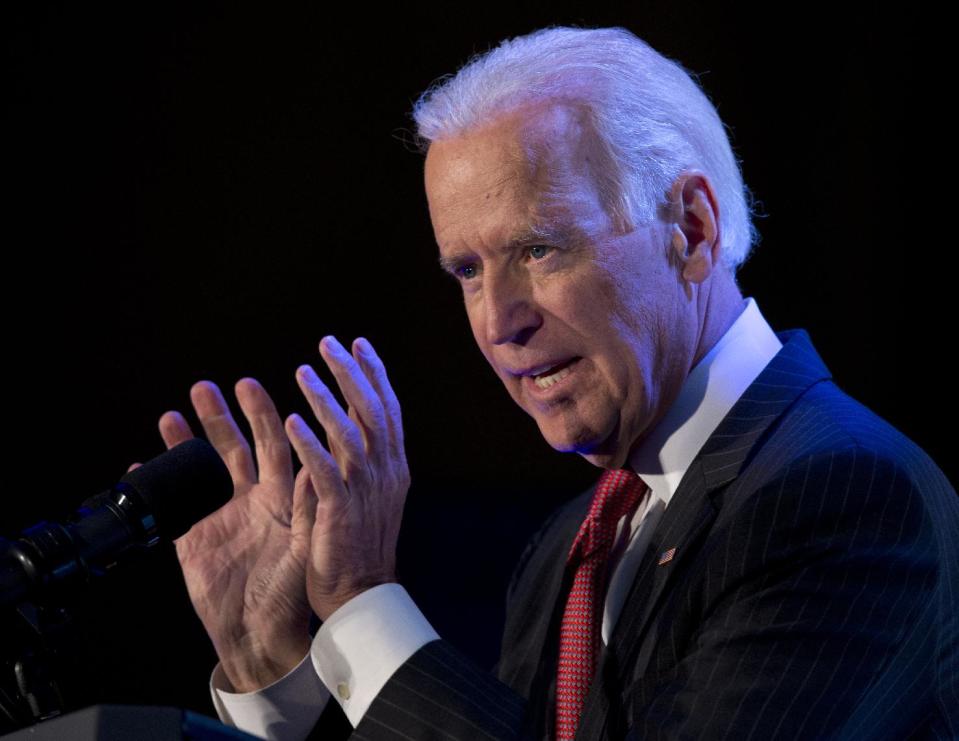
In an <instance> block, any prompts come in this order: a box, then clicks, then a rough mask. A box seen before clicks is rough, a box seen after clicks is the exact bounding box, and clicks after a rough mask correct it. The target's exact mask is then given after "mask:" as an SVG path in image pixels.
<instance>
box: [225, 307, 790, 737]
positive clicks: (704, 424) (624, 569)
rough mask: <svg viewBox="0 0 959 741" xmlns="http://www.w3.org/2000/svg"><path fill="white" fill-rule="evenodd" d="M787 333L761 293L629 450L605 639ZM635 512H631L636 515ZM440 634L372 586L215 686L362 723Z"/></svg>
mask: <svg viewBox="0 0 959 741" xmlns="http://www.w3.org/2000/svg"><path fill="white" fill-rule="evenodd" d="M781 347H782V343H781V342H780V341H779V339H778V338H777V337H776V334H775V332H773V330H772V329H771V328H770V326H769V324H767V322H766V320H765V319H764V318H763V316H762V314H761V313H760V312H759V307H758V306H757V305H756V302H755V300H754V299H752V298H748V299H745V300H744V302H743V311H742V313H741V314H740V315H739V317H738V318H737V319H736V321H735V322H734V323H733V324H732V326H731V327H730V328H729V329H728V330H727V332H726V333H725V334H724V335H723V336H722V337H721V338H720V340H719V341H718V342H717V343H716V344H715V345H714V346H713V347H712V349H710V351H709V352H708V353H707V354H706V355H705V356H704V357H703V359H702V360H700V362H699V363H697V364H696V367H694V368H693V369H692V371H690V373H689V375H688V376H687V377H686V380H685V381H684V382H683V385H682V387H681V389H680V391H679V395H678V396H677V398H676V401H675V402H674V403H673V405H672V406H671V407H670V409H669V411H668V412H667V413H666V415H665V416H664V417H663V418H662V419H661V420H660V422H659V423H658V424H657V425H656V427H655V429H654V430H653V431H652V432H651V433H650V435H649V436H648V437H647V438H646V440H645V441H644V442H643V443H642V445H641V446H640V447H639V448H637V449H636V450H635V451H634V452H633V454H632V455H631V456H630V459H629V467H630V468H632V469H633V470H634V471H635V472H636V473H637V474H639V476H640V478H642V479H643V481H644V482H645V483H646V484H647V485H648V486H649V488H650V494H649V495H648V496H647V497H645V499H643V500H642V501H641V502H640V504H639V506H638V508H637V510H636V511H635V513H633V515H632V517H629V515H628V514H627V515H626V516H624V517H623V518H622V520H621V521H620V522H619V523H618V524H617V530H616V539H615V545H614V551H613V552H614V553H622V556H621V557H620V559H619V561H618V562H617V563H616V566H615V568H614V570H613V574H612V577H611V579H610V584H609V590H608V592H607V595H606V602H605V607H604V612H603V628H602V639H603V643H604V644H607V643H608V642H609V637H610V634H611V632H612V629H613V627H614V626H615V625H616V620H617V619H618V618H619V615H620V613H621V611H622V608H623V603H624V602H625V600H626V596H627V593H628V592H629V588H630V586H631V584H632V582H633V580H634V578H635V576H636V572H637V570H638V568H639V564H640V561H641V560H642V557H643V555H644V554H645V552H646V548H647V547H648V545H649V540H650V538H651V537H652V534H653V531H654V530H655V529H656V525H657V524H658V523H659V520H660V518H661V517H662V515H663V512H664V511H665V510H666V507H667V506H668V505H669V500H670V499H671V498H672V496H673V493H674V492H675V491H676V489H677V488H678V487H679V482H680V481H682V478H683V476H684V475H685V474H686V469H687V468H689V465H690V464H691V463H692V461H693V459H694V458H695V457H696V454H697V453H698V452H699V451H700V449H701V448H702V446H703V444H704V443H705V442H706V440H707V439H708V438H709V436H710V435H711V434H712V433H713V431H714V430H715V429H716V427H718V426H719V423H720V422H721V421H722V419H723V417H725V416H726V414H727V413H728V412H729V410H730V409H731V408H732V407H733V405H734V404H735V403H736V401H737V400H738V399H739V397H740V396H742V394H743V392H744V391H745V390H746V388H747V387H748V386H749V385H750V384H751V383H752V382H753V381H754V380H755V379H756V377H757V376H758V375H759V374H760V372H762V370H763V368H765V367H766V365H767V364H768V363H769V361H770V360H772V358H773V356H774V355H775V354H776V353H777V352H779V350H780V348H781ZM627 520H629V522H627ZM436 638H439V636H438V635H437V633H436V631H435V630H433V627H432V626H431V625H430V624H429V622H428V621H427V620H426V618H425V617H424V616H423V614H422V613H421V612H420V611H419V609H418V608H417V607H416V605H415V604H414V603H413V601H412V599H411V598H410V596H409V594H407V592H406V590H405V589H403V587H402V586H400V585H399V584H382V585H380V586H378V587H374V588H372V589H369V590H367V591H366V592H363V593H362V594H360V595H359V596H357V597H355V598H353V599H352V600H350V601H349V602H347V603H346V604H344V605H343V606H342V607H340V609H338V610H337V611H336V612H334V613H333V614H332V615H330V617H329V618H328V619H327V620H326V621H325V622H324V623H323V625H322V626H321V627H320V629H319V631H317V634H316V636H315V637H314V639H313V643H312V646H311V648H310V652H309V653H308V654H307V655H306V656H305V657H304V658H303V661H301V662H300V664H299V665H298V666H297V667H295V668H294V669H293V670H291V671H290V673H289V674H287V675H286V676H285V677H282V678H281V679H278V680H277V681H276V682H274V683H273V684H271V685H269V686H267V687H264V688H262V689H260V690H257V691H256V692H250V693H245V694H240V693H235V692H231V691H230V690H232V687H231V685H230V683H229V680H227V678H226V676H225V675H224V674H223V672H222V670H221V668H220V666H219V665H217V667H216V669H214V671H213V676H212V678H211V682H210V684H211V687H210V691H211V694H212V696H213V704H214V706H215V707H216V711H217V714H218V715H219V716H220V719H221V720H222V721H223V722H224V723H228V724H231V725H234V726H237V727H238V728H240V729H242V730H244V731H247V732H248V733H252V734H254V735H257V736H262V737H263V738H267V739H284V740H285V739H289V740H290V741H299V740H300V739H303V738H305V737H306V736H307V734H308V733H309V732H310V729H311V728H312V727H313V726H314V725H315V723H316V721H317V719H318V718H319V716H320V713H321V712H322V711H323V708H324V707H325V706H326V703H327V702H328V701H329V698H330V696H331V695H332V696H333V697H335V698H336V700H337V702H339V703H340V705H341V706H342V707H343V711H344V712H345V714H346V717H347V718H348V719H349V721H350V723H352V724H353V726H354V728H355V727H356V726H357V725H359V722H360V720H361V719H362V718H363V714H364V713H365V712H366V710H367V708H368V707H369V706H370V703H372V702H373V699H374V698H375V697H376V695H377V694H378V693H379V691H380V689H382V687H383V685H384V684H386V682H387V680H388V679H389V678H390V677H391V676H392V675H393V673H394V672H395V671H396V670H397V669H399V668H400V666H402V665H403V663H405V662H406V660H407V659H409V658H410V656H412V655H413V654H414V653H416V651H418V650H419V649H420V648H421V647H422V646H423V645H425V644H426V643H429V642H430V641H432V640H435V639H436Z"/></svg>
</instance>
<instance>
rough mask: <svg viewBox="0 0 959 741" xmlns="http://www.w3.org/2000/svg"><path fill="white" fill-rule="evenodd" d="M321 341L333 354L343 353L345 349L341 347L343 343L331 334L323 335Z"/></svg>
mask: <svg viewBox="0 0 959 741" xmlns="http://www.w3.org/2000/svg"><path fill="white" fill-rule="evenodd" d="M322 342H323V343H324V344H325V346H326V349H327V350H329V351H330V352H331V353H333V354H335V355H343V354H344V353H346V350H344V349H343V345H341V344H340V341H339V340H338V339H336V337H334V336H333V335H331V334H328V335H327V336H326V337H324V338H323V340H322Z"/></svg>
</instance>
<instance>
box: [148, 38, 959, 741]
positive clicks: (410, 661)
mask: <svg viewBox="0 0 959 741" xmlns="http://www.w3.org/2000/svg"><path fill="white" fill-rule="evenodd" d="M415 115H416V119H417V124H418V127H419V133H420V135H421V137H422V138H423V139H424V141H425V142H426V143H427V157H426V168H425V174H426V191H427V196H428V199H429V206H430V216H431V219H432V222H433V227H434V232H435V235H436V239H437V243H438V245H439V249H440V257H441V263H442V265H443V267H444V268H445V269H446V270H447V271H448V272H449V273H450V274H451V275H452V276H453V277H454V278H455V279H456V280H457V281H459V282H460V284H461V285H462V287H463V293H464V301H465V305H466V310H467V314H468V317H469V320H470V324H471V327H472V330H473V334H474V337H475V339H476V341H477V343H478V345H479V347H480V349H481V350H482V352H483V354H484V356H485V357H486V359H487V360H488V361H489V363H490V365H491V366H492V368H493V369H494V371H495V372H496V373H497V375H498V376H499V377H500V378H501V380H502V381H503V383H504V385H505V386H506V388H507V390H508V391H509V393H510V394H511V396H512V397H513V399H514V400H515V401H516V402H517V404H518V405H519V406H520V407H521V408H522V409H523V410H524V411H526V412H527V413H528V414H530V415H531V416H532V417H533V418H534V419H535V420H536V422H537V424H538V425H539V428H540V431H541V432H542V434H543V436H544V437H545V438H546V440H547V441H548V442H549V443H550V444H551V445H552V446H553V447H554V448H556V449H557V450H561V451H567V452H576V453H578V454H580V455H582V456H583V457H585V458H586V459H588V460H589V461H591V462H592V463H594V464H595V465H597V466H598V467H600V468H602V469H604V470H605V471H607V472H615V473H610V474H604V476H603V478H602V480H601V483H600V485H599V486H598V487H597V490H596V492H593V491H590V492H587V493H585V494H584V495H583V496H581V497H579V498H578V499H576V500H574V501H573V502H570V503H569V504H567V505H565V506H564V507H562V508H560V509H559V510H558V511H557V512H556V513H555V514H554V515H553V516H552V517H551V518H550V520H549V521H548V522H547V523H546V524H545V525H544V527H543V529H542V530H541V531H540V532H539V533H538V534H537V536H536V537H535V538H534V539H533V541H532V542H531V544H530V546H529V547H528V548H527V550H526V552H525V553H524V555H523V557H522V559H521V562H520V564H519V566H518V567H517V571H516V573H515V576H514V579H513V581H512V583H511V585H510V590H509V609H508V615H507V626H506V632H505V635H504V641H503V653H502V657H501V660H500V663H499V665H498V667H497V677H498V678H493V677H492V676H489V675H486V674H485V673H483V672H481V671H479V670H477V669H476V668H475V667H473V666H472V665H471V664H470V663H469V662H468V661H467V660H465V659H464V658H463V657H462V656H461V655H459V654H458V653H457V652H456V651H455V650H454V649H452V648H451V647H450V646H449V645H448V644H446V643H445V642H443V641H442V640H438V636H436V634H435V633H434V632H433V631H432V628H430V627H429V625H428V623H426V622H425V619H423V617H422V615H421V614H420V613H419V611H418V610H417V609H416V607H415V605H413V604H412V602H411V601H410V600H409V597H408V595H406V594H405V592H404V591H403V590H402V588H401V587H399V586H398V585H397V584H395V571H394V553H395V544H396V537H397V534H398V529H399V521H400V515H401V511H402V505H403V498H404V496H405V492H406V489H407V487H408V484H409V473H408V471H407V467H406V462H405V457H404V454H403V437H402V421H401V418H400V412H399V406H398V403H397V400H396V397H395V395H394V394H393V392H392V390H391V388H390V386H389V382H388V380H387V378H386V374H385V369H384V367H383V364H382V362H381V361H380V360H379V358H378V357H377V356H376V354H375V352H374V351H373V350H372V348H371V347H370V346H369V343H367V342H365V340H358V341H357V342H355V343H354V345H353V351H352V353H350V352H347V351H346V350H345V349H344V348H343V347H342V346H340V345H339V343H338V342H336V341H335V340H333V339H332V338H326V339H324V341H323V342H322V343H321V352H322V354H323V357H324V360H325V361H326V362H327V364H328V365H329V367H330V369H331V371H332V372H333V375H334V377H335V378H336V380H337V383H338V384H339V386H340V389H341V391H342V392H343V395H344V397H345V399H346V400H347V402H348V405H349V407H350V410H349V414H347V413H346V412H344V410H343V409H342V408H341V407H340V406H339V404H338V403H337V402H336V400H335V399H334V397H333V396H332V395H331V394H330V392H329V390H328V389H327V388H326V387H325V386H324V385H323V384H322V383H321V382H320V381H319V379H318V378H317V377H316V375H315V373H313V372H312V369H309V368H306V367H304V368H302V369H300V371H299V373H298V379H299V381H300V384H301V387H302V389H303V392H304V394H305V396H306V398H307V399H308V400H309V402H310V404H311V407H312V409H313V411H314V413H315V415H316V418H317V421H318V422H319V423H320V425H322V426H323V428H324V430H325V431H326V434H327V439H328V441H329V450H327V448H326V447H324V446H323V445H322V444H321V443H320V442H319V440H318V438H317V437H316V436H315V435H314V433H313V432H312V431H311V430H310V428H309V426H308V425H307V424H306V423H305V422H304V421H303V420H301V419H300V418H299V417H296V416H294V417H291V418H289V419H288V420H287V421H286V426H285V429H284V427H283V424H282V423H281V422H280V420H279V417H278V416H277V414H276V410H275V409H274V408H273V405H272V403H271V402H270V400H269V397H268V396H266V394H265V392H264V391H263V390H262V388H260V387H259V385H258V384H256V383H255V382H253V381H243V382H241V383H240V384H239V385H238V387H237V397H238V400H239V402H240V406H241V408H242V409H243V411H244V414H245V415H246V416H247V418H248V419H249V420H250V423H251V428H252V430H253V436H254V440H255V443H256V450H257V463H258V466H254V463H253V458H252V455H251V452H250V448H249V446H248V445H247V444H246V441H245V440H243V438H242V436H241V435H240V434H239V432H238V430H237V428H236V425H235V424H234V423H233V420H232V418H231V417H230V415H229V411H228V410H227V408H226V404H225V402H224V401H223V398H222V396H221V395H220V394H219V391H218V390H217V389H216V388H215V387H214V386H212V384H208V383H203V384H198V385H197V386H196V387H195V388H194V395H193V401H194V406H195V407H196V409H197V412H198V415H199V417H200V419H201V422H202V423H203V426H204V429H205V430H206V431H207V433H208V435H209V436H210V438H211V441H212V442H213V443H214V445H216V446H217V447H218V449H219V450H220V451H221V452H222V454H223V456H224V459H225V460H226V461H227V463H228V464H229V465H230V466H231V469H232V471H233V473H234V478H235V481H236V483H237V495H236V497H235V498H234V500H233V502H231V503H230V505H228V506H227V507H225V508H224V510H222V511H221V512H220V513H217V514H216V515H214V516H213V517H211V518H209V519H208V520H207V521H204V522H203V523H201V524H200V526H198V527H197V528H194V530H192V531H191V532H190V534H188V535H187V536H186V537H184V538H183V539H181V541H179V542H178V544H177V545H178V553H179V555H180V558H181V563H182V565H183V569H184V574H185V577H186V579H187V585H188V587H189V589H190V593H191V597H192V598H193V601H194V605H195V606H196V608H197V611H198V613H199V614H200V617H201V619H203V621H204V625H205V626H206V627H207V630H208V631H209V632H210V635H211V638H212V639H213V641H214V645H215V646H216V648H217V652H218V654H219V656H220V659H221V664H220V667H218V670H217V673H216V674H215V676H214V680H213V684H214V699H215V702H216V703H217V706H218V710H219V712H220V714H221V717H223V718H225V719H227V720H231V721H233V722H235V723H237V724H238V725H241V726H243V727H246V728H250V729H251V730H255V731H257V732H259V733H262V734H263V735H266V736H271V737H290V738H294V737H300V738H302V737H303V736H305V735H306V733H307V732H308V730H309V728H310V727H311V726H312V725H313V723H314V721H315V719H316V717H317V715H318V714H319V713H320V710H321V709H322V707H323V706H324V703H327V702H328V700H329V697H330V696H331V695H332V696H334V697H336V703H329V704H328V709H329V711H328V712H327V713H326V714H324V719H323V721H322V722H321V723H320V725H319V726H318V727H317V728H318V730H317V732H318V733H320V732H322V731H325V730H328V727H329V724H332V723H334V722H335V720H334V716H335V715H336V714H337V712H338V711H339V709H340V708H342V712H343V713H344V714H345V716H346V718H347V719H348V720H349V723H350V725H351V726H355V728H356V732H355V735H356V736H357V737H358V738H432V737H436V738H447V737H450V738H480V737H482V738H514V737H521V736H529V737H533V738H543V737H554V736H555V737H557V738H572V737H573V735H575V736H576V738H590V739H594V738H595V739H600V738H610V739H614V738H623V737H633V738H637V739H638V738H684V737H689V738H699V737H717V738H737V739H738V738H766V737H787V738H792V737H795V738H807V737H809V738H817V737H843V738H899V737H907V736H909V735H916V736H933V737H939V738H950V737H955V736H956V733H957V731H959V721H957V719H956V717H955V708H956V707H957V706H959V696H957V695H959V693H957V685H959V679H957V663H959V658H957V653H956V652H957V646H959V632H957V623H956V618H955V617H954V614H955V612H956V610H955V608H956V607H957V593H959V577H957V570H956V569H957V564H959V557H957V556H959V541H957V535H956V533H957V530H959V502H957V499H956V496H955V492H954V491H952V489H951V487H950V486H949V485H948V483H947V482H946V481H945V479H944V477H943V476H942V474H941V472H939V471H938V469H937V468H936V467H935V465H934V464H933V463H932V462H931V461H930V460H929V459H928V457H927V456H925V454H924V453H922V451H921V450H919V449H918V448H917V447H916V446H915V445H914V444H912V443H911V442H910V441H908V440H907V439H906V438H905V437H903V436H902V435H901V434H900V433H898V432H897V431H895V430H894V429H893V428H892V427H890V426H889V425H888V424H887V423H885V422H883V421H882V420H880V419H878V418H877V417H875V415H873V414H872V413H871V412H869V411H868V410H867V409H865V408H864V407H862V406H861V405H859V404H857V403H856V402H855V401H853V400H852V399H850V398H849V397H847V396H845V395H844V394H843V393H842V392H841V391H839V389H838V388H837V387H836V386H835V385H834V384H832V383H831V381H830V380H829V373H828V371H827V370H826V367H825V365H824V364H823V363H822V361H821V360H820V359H819V357H818V355H817V354H816V352H815V350H814V349H813V347H812V344H811V342H810V340H809V338H808V336H807V335H806V334H805V332H803V331H801V330H799V331H794V332H791V333H780V334H779V335H776V334H775V333H774V332H772V330H771V329H770V328H769V326H768V324H766V322H765V320H763V318H762V316H761V314H760V313H759V310H758V307H757V306H756V304H755V302H754V301H752V300H751V299H750V300H745V299H744V298H743V296H742V295H741V293H740V291H739V288H738V287H737V285H736V281H735V269H736V267H737V266H738V265H739V264H741V263H742V261H743V260H744V259H745V257H746V256H747V254H748V252H749V249H750V247H751V245H752V242H753V238H754V234H753V229H752V226H751V223H750V218H749V209H748V206H747V203H746V198H745V189H744V186H743V183H742V180H741V177H740V174H739V169H738V165H737V163H736V160H735V157H734V156H733V153H732V150H731V148H730V146H729V143H728V140H727V139H726V135H725V131H724V129H723V126H722V123H721V121H720V120H719V118H718V116H717V115H716V112H715V109H714V108H713V106H712V105H711V103H710V102H709V101H708V99H707V98H706V96H705V95H704V94H703V93H702V91H701V90H699V88H698V87H697V86H696V84H695V83H694V82H693V81H692V80H691V79H690V77H689V75H688V74H686V72H685V71H684V70H683V69H682V68H681V67H679V66H678V65H676V64H675V63H673V62H670V61H669V60H666V59H664V58H663V57H662V56H660V55H659V54H657V53H656V52H655V51H654V50H652V49H650V48H649V47H648V46H647V45H645V44H644V43H643V42H641V41H639V40H638V39H636V38H635V37H633V36H632V35H631V34H629V33H628V32H625V31H622V30H621V29H607V30H602V31H582V30H578V29H550V30H547V31H543V32H538V33H536V34H531V35H530V36H527V37H524V38H521V39H516V40H513V41H511V42H506V43H504V44H503V45H501V46H500V47H499V48H498V49H496V50H495V51H494V52H491V53H490V54H488V55H486V56H484V57H482V58H479V59H477V60H474V61H473V62H472V63H471V64H470V65H469V66H468V67H467V68H466V69H464V70H461V72H460V73H459V74H458V75H457V76H456V77H454V78H452V79H450V80H446V81H444V82H443V84H442V85H441V86H439V87H438V88H436V89H434V90H432V91H430V93H429V94H427V95H426V96H424V98H423V99H421V101H420V103H419V104H418V106H417V110H416V112H415ZM161 431H162V432H163V435H164V438H165V439H166V441H167V442H168V443H169V444H175V443H176V442H179V441H180V440H182V439H183V438H184V437H187V436H188V435H189V434H191V433H190V432H189V429H188V428H187V427H186V424H185V422H184V421H183V419H182V417H181V416H180V415H177V414H175V413H173V414H169V415H165V416H164V418H163V419H162V420H161ZM287 437H288V438H289V440H290V442H291V443H292V445H293V447H294V448H295V449H296V451H297V454H298V456H299V458H300V460H301V461H303V463H304V466H303V469H302V470H301V472H300V474H298V475H297V476H296V477H294V476H293V473H292V466H291V463H290V454H289V446H288V445H287V443H286V439H287ZM627 496H629V497H632V498H631V499H629V501H630V502H631V504H629V506H626V505H625V504H624V505H623V506H622V507H621V510H616V509H615V505H616V504H617V503H623V502H625V501H626V499H627ZM607 502H612V505H613V507H614V509H613V510H612V511H614V512H615V515H613V516H609V517H608V518H607V516H606V514H604V512H606V510H605V509H604V508H605V507H606V504H607ZM587 513H588V515H587ZM584 518H585V519H584ZM574 541H575V543H576V545H574ZM582 543H585V545H582ZM595 543H602V544H603V545H602V547H599V546H596V547H594V544H595ZM597 553H601V558H599V559H598V560H597V557H596V554H597ZM311 608H312V610H313V611H314V612H315V613H316V614H317V615H318V616H319V617H320V618H321V619H322V620H323V621H324V624H323V626H322V627H321V628H320V630H319V632H318V633H317V635H316V637H315V638H314V639H313V640H312V641H311V639H310V637H309V635H308V633H307V622H308V617H309V612H310V609H311ZM600 647H601V650H598V649H599V648H600ZM584 676H585V678H586V681H585V682H583V681H582V679H583V677H584ZM340 718H341V720H342V715H341V716H340Z"/></svg>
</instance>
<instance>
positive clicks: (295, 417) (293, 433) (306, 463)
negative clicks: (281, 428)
mask: <svg viewBox="0 0 959 741" xmlns="http://www.w3.org/2000/svg"><path fill="white" fill-rule="evenodd" d="M285 429H286V433H287V435H288V436H289V438H290V442H291V443H292V444H293V449H294V450H296V455H297V457H299V459H300V461H301V462H302V463H303V467H304V468H305V469H306V470H307V471H308V472H309V475H310V478H311V479H312V482H311V485H312V487H313V489H314V491H315V492H316V494H317V506H319V505H320V504H329V503H337V502H340V503H342V502H343V501H344V500H345V499H346V498H347V497H348V496H349V492H348V490H347V488H346V487H345V486H344V485H343V478H342V476H341V473H340V467H339V465H338V464H337V461H336V460H334V458H333V456H332V455H330V453H329V452H328V451H327V450H326V448H324V447H323V445H322V444H321V443H320V441H319V439H318V438H317V437H316V435H314V434H313V430H311V429H310V427H309V425H307V424H306V422H304V421H303V418H302V417H300V415H299V414H291V415H290V416H289V417H287V418H286V425H285ZM300 483H301V485H302V484H303V482H300ZM295 500H296V498H295V496H294V505H295V504H296V501H295Z"/></svg>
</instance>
